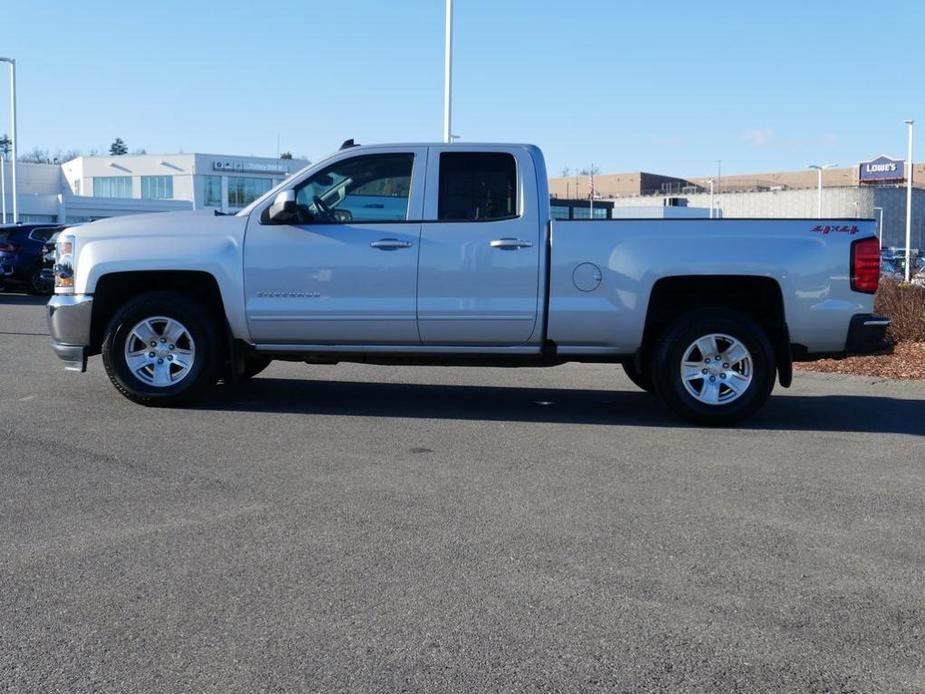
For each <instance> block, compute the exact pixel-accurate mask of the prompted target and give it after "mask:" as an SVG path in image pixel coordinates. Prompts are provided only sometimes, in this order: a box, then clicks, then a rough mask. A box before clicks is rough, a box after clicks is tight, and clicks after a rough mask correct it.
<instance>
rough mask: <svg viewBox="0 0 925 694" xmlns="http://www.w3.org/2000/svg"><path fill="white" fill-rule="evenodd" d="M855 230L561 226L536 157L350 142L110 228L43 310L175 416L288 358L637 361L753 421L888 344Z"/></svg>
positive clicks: (646, 383)
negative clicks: (830, 364) (216, 208)
mask: <svg viewBox="0 0 925 694" xmlns="http://www.w3.org/2000/svg"><path fill="white" fill-rule="evenodd" d="M873 229H874V226H873V222H872V221H870V220H859V219H826V220H820V219H786V220H782V219H760V220H759V219H754V220H744V219H726V220H706V219H701V220H693V219H672V220H640V219H631V220H629V219H628V220H587V221H553V220H552V219H551V218H550V206H549V194H548V189H547V178H546V168H545V163H544V161H543V155H542V153H541V152H540V150H539V149H538V148H536V147H534V146H531V145H511V144H452V145H448V144H402V145H376V146H352V145H351V146H345V147H343V148H342V149H341V150H340V151H339V152H337V153H336V154H334V155H333V156H331V157H328V158H327V159H325V160H323V161H320V162H318V163H317V164H314V165H312V166H310V167H308V168H306V169H304V170H303V171H301V172H299V173H298V174H296V175H294V176H292V177H290V178H289V179H287V180H286V181H284V182H283V183H281V184H280V185H279V186H277V187H276V188H275V189H274V190H271V191H270V192H268V193H267V194H266V195H264V196H263V197H261V198H259V199H257V200H256V201H255V202H253V203H252V204H251V205H249V206H248V207H247V208H245V209H243V210H241V211H240V212H238V213H237V214H235V215H219V214H217V213H215V212H213V211H212V210H207V211H199V212H179V213H161V214H152V215H140V216H130V217H119V218H113V219H106V220H101V221H98V222H94V223H92V224H87V225H85V226H81V227H80V228H79V229H76V230H73V231H65V232H63V233H62V234H61V236H60V237H59V239H58V246H57V264H56V271H55V272H56V294H55V296H54V297H53V298H52V299H51V301H50V302H49V304H48V323H49V327H50V332H51V336H52V340H53V346H54V349H55V351H56V352H57V354H58V355H59V356H60V357H61V358H62V359H63V360H64V361H65V362H66V363H67V366H68V368H71V369H76V370H79V371H83V370H85V369H86V364H87V358H88V357H89V356H92V355H96V354H101V355H102V358H103V364H104V366H105V368H106V372H107V374H108V375H109V378H110V379H111V380H112V383H113V384H114V385H115V387H116V388H117V389H118V390H119V391H120V392H121V393H122V394H123V395H125V396H126V397H128V398H129V399H131V400H133V401H135V402H137V403H141V404H143V405H174V404H178V403H183V402H187V401H189V400H191V399H192V398H194V397H196V396H199V395H200V394H202V393H203V392H204V391H205V390H206V389H208V388H210V387H211V386H213V385H214V384H215V383H216V382H217V381H218V380H220V379H225V380H228V381H238V380H243V379H246V378H248V377H251V376H253V375H255V374H256V373H258V372H259V371H260V370H262V369H263V368H265V367H266V366H267V364H269V362H270V361H271V360H273V359H284V360H288V361H304V362H306V363H308V364H319V363H323V364H333V363H337V362H342V361H343V362H364V363H372V364H384V365H394V364H421V365H454V366H460V365H466V366H555V365H558V364H562V363H565V362H569V361H582V362H608V363H614V364H622V366H623V368H624V369H625V370H626V373H627V375H628V376H629V377H630V379H632V381H633V382H634V383H636V384H637V385H638V386H639V387H641V388H643V389H644V390H647V391H651V392H653V393H655V394H656V395H657V396H658V397H659V398H660V399H661V400H662V401H663V402H664V403H665V404H666V405H667V406H668V407H669V408H670V409H671V410H672V411H674V412H675V413H677V414H678V415H680V416H682V417H685V418H687V419H689V420H691V421H694V422H698V423H703V424H716V425H722V424H730V423H733V422H736V421H738V420H741V419H742V418H744V417H746V416H748V415H750V414H752V413H754V412H755V411H756V410H757V409H758V408H759V407H761V405H762V404H763V403H764V402H765V401H766V400H767V398H768V397H769V395H770V393H771V390H772V388H773V386H774V382H775V380H777V381H779V382H780V384H781V385H782V386H784V387H787V386H789V385H790V381H791V377H792V370H791V367H792V363H793V361H799V360H810V359H815V358H818V357H821V356H827V355H844V354H848V353H862V352H870V351H874V350H878V349H881V347H882V343H883V338H884V332H885V330H886V327H887V325H888V321H887V320H886V319H884V318H881V317H878V316H875V315H873V314H872V311H873V295H874V292H875V291H876V288H877V281H878V278H879V265H880V264H879V253H878V246H877V240H876V238H875V236H874V233H873Z"/></svg>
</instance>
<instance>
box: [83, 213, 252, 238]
mask: <svg viewBox="0 0 925 694" xmlns="http://www.w3.org/2000/svg"><path fill="white" fill-rule="evenodd" d="M246 225H247V217H245V216H241V217H239V216H237V215H216V214H215V212H214V211H213V210H197V211H187V210H183V211H180V212H151V213H148V214H131V215H123V216H121V217H109V218H107V219H100V220H97V221H95V222H90V223H89V224H83V225H81V226H79V227H76V228H74V229H73V233H74V234H76V235H77V238H78V239H80V240H82V241H91V240H100V239H117V238H123V237H132V238H139V237H144V238H151V237H162V238H173V237H178V236H180V237H197V236H202V235H209V236H212V235H214V234H220V235H225V236H227V235H231V236H235V237H237V236H239V235H243V233H244V228H245V226H246Z"/></svg>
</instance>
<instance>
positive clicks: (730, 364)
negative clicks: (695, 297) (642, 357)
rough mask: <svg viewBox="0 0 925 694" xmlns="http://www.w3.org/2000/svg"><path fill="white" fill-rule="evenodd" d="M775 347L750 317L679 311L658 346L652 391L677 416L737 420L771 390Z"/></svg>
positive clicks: (719, 421) (752, 410) (722, 422)
mask: <svg viewBox="0 0 925 694" xmlns="http://www.w3.org/2000/svg"><path fill="white" fill-rule="evenodd" d="M776 369H777V366H776V362H775V358H774V349H773V348H772V346H771V343H770V341H769V340H768V337H767V335H766V334H765V332H764V330H762V328H761V327H760V326H759V325H758V324H757V323H755V321H753V320H752V319H751V318H749V317H748V316H746V315H745V314H743V313H739V312H738V311H732V310H728V309H718V308H717V309H700V310H697V311H692V312H690V313H687V314H685V315H684V316H682V317H681V318H680V319H678V321H677V322H676V323H675V324H674V325H673V326H672V327H671V328H669V329H668V331H667V332H666V333H665V334H664V335H662V337H661V339H660V340H659V342H658V345H657V346H656V349H655V353H654V358H653V368H652V379H653V383H654V385H655V392H656V393H657V394H658V396H659V397H660V398H661V399H662V401H663V402H664V403H665V404H666V405H667V406H668V407H669V408H670V409H671V410H672V411H673V412H674V413H675V414H677V415H679V416H681V417H683V418H684V419H687V420H688V421H691V422H694V423H696V424H705V425H708V426H723V425H729V424H735V423H736V422H739V421H741V420H743V419H745V418H746V417H749V416H750V415H752V414H754V413H755V412H756V411H757V410H758V409H759V408H760V407H761V406H762V405H764V403H765V402H766V401H767V399H768V397H769V396H770V395H771V390H772V389H773V388H774V378H775V373H776Z"/></svg>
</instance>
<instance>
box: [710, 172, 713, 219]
mask: <svg viewBox="0 0 925 694" xmlns="http://www.w3.org/2000/svg"><path fill="white" fill-rule="evenodd" d="M710 219H713V179H712V178H711V179H710Z"/></svg>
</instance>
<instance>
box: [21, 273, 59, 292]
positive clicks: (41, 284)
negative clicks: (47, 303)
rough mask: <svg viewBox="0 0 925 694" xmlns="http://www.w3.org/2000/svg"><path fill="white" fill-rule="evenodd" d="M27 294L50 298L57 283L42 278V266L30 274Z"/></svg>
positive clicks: (27, 282)
mask: <svg viewBox="0 0 925 694" xmlns="http://www.w3.org/2000/svg"><path fill="white" fill-rule="evenodd" d="M26 292H27V293H29V294H34V295H36V296H50V295H51V294H54V292H55V281H54V280H46V279H44V278H43V277H42V266H41V265H40V266H39V267H37V268H36V269H35V270H33V271H32V272H30V273H29V278H28V280H27V281H26Z"/></svg>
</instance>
